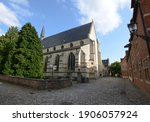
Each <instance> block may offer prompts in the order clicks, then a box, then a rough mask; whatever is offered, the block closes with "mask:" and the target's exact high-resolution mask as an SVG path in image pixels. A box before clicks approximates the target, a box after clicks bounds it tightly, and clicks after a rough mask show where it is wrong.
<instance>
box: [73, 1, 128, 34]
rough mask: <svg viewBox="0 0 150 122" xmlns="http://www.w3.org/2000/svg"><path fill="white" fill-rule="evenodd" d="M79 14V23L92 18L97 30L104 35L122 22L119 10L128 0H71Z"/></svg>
mask: <svg viewBox="0 0 150 122" xmlns="http://www.w3.org/2000/svg"><path fill="white" fill-rule="evenodd" d="M73 2H74V3H75V6H76V7H77V9H78V10H79V13H80V14H81V16H82V17H81V18H80V20H79V21H80V23H81V24H83V23H87V22H89V21H91V20H92V19H93V20H94V22H95V25H96V29H97V31H98V32H99V33H100V34H102V35H105V34H107V33H109V32H111V31H113V30H114V29H116V28H118V27H119V25H120V24H121V23H122V19H121V15H120V14H119V10H121V9H123V8H125V7H127V6H129V5H130V2H131V1H130V0H109V1H108V0H73Z"/></svg>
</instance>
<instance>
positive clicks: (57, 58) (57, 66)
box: [55, 55, 59, 71]
mask: <svg viewBox="0 0 150 122" xmlns="http://www.w3.org/2000/svg"><path fill="white" fill-rule="evenodd" d="M55 66H56V71H59V55H57V56H56V58H55Z"/></svg>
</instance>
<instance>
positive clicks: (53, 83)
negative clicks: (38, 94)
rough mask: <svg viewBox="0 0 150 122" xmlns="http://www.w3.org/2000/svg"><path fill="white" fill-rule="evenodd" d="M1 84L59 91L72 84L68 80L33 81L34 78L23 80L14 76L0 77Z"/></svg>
mask: <svg viewBox="0 0 150 122" xmlns="http://www.w3.org/2000/svg"><path fill="white" fill-rule="evenodd" d="M0 81H1V82H9V83H12V84H17V85H23V86H28V87H31V88H36V89H43V90H44V89H59V88H64V87H68V86H71V85H72V83H71V82H70V81H69V80H68V79H63V80H55V79H53V80H43V79H32V78H21V77H13V76H3V75H0Z"/></svg>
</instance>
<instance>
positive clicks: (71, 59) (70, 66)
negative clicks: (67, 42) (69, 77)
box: [68, 53, 75, 71]
mask: <svg viewBox="0 0 150 122" xmlns="http://www.w3.org/2000/svg"><path fill="white" fill-rule="evenodd" d="M68 70H71V71H74V70H75V55H74V54H73V53H70V54H69V57H68Z"/></svg>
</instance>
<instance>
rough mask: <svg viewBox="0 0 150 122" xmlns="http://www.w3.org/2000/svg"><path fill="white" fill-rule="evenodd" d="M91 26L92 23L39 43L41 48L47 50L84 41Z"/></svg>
mask: <svg viewBox="0 0 150 122" xmlns="http://www.w3.org/2000/svg"><path fill="white" fill-rule="evenodd" d="M91 26H92V22H91V23H88V24H85V25H82V26H79V27H75V28H72V29H70V30H67V31H64V32H61V33H58V34H56V35H52V36H49V37H47V38H44V39H43V40H42V41H41V43H42V46H43V48H48V47H53V46H56V45H61V44H64V43H70V42H74V41H78V40H82V39H86V38H88V34H89V33H90V29H91Z"/></svg>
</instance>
